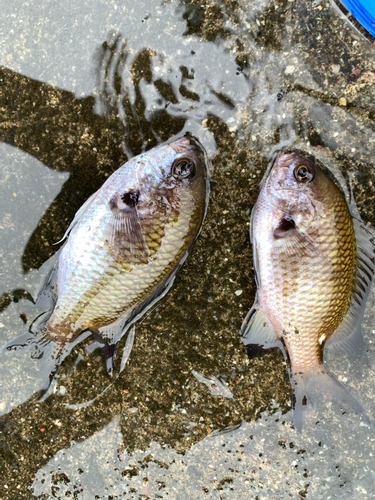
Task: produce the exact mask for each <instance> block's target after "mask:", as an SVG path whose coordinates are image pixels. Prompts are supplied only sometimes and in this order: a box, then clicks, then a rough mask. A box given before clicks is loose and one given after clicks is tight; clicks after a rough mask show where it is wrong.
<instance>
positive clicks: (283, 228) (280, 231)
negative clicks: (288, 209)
mask: <svg viewBox="0 0 375 500" xmlns="http://www.w3.org/2000/svg"><path fill="white" fill-rule="evenodd" d="M295 228H296V223H295V222H294V220H293V219H292V218H291V217H283V218H282V219H281V221H280V223H279V225H278V226H277V227H276V228H275V229H274V231H273V237H274V238H275V240H278V239H281V238H285V236H287V234H288V233H290V232H291V231H293V230H294V229H295Z"/></svg>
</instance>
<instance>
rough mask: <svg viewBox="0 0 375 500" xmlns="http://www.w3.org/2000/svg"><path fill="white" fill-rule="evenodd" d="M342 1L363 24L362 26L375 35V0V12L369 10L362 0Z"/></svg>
mask: <svg viewBox="0 0 375 500" xmlns="http://www.w3.org/2000/svg"><path fill="white" fill-rule="evenodd" d="M341 3H342V4H343V5H344V6H345V7H346V8H347V9H348V10H349V12H350V13H351V14H352V15H353V16H354V17H355V18H356V19H357V20H358V21H359V22H360V23H361V24H362V26H363V27H364V28H365V29H366V30H367V31H368V32H369V33H370V35H372V36H374V37H375V2H374V12H373V13H371V12H369V10H368V8H367V7H365V6H364V5H363V4H362V2H361V0H341Z"/></svg>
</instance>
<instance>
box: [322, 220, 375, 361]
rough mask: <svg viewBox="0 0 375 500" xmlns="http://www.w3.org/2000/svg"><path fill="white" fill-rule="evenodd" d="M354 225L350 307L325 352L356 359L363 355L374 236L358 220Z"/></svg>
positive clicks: (373, 273)
mask: <svg viewBox="0 0 375 500" xmlns="http://www.w3.org/2000/svg"><path fill="white" fill-rule="evenodd" d="M353 225H354V231H355V237H356V241H357V257H356V277H355V281H354V287H353V293H352V297H351V306H350V308H349V311H348V312H347V314H346V316H345V317H344V319H343V320H342V322H341V324H340V325H339V327H338V328H337V330H336V331H335V333H334V334H333V335H332V336H331V337H330V338H329V339H328V340H327V342H326V345H325V350H326V349H328V350H331V349H335V350H339V351H340V350H341V351H344V352H346V353H347V354H349V355H354V356H356V357H357V356H361V355H362V354H363V352H364V341H363V335H362V321H363V316H364V313H365V309H366V304H367V302H368V297H369V295H370V292H371V288H372V284H373V283H374V279H375V265H374V258H375V235H374V234H373V232H372V231H371V230H370V229H369V228H368V227H367V226H365V224H364V223H363V222H362V221H361V220H358V219H357V218H353Z"/></svg>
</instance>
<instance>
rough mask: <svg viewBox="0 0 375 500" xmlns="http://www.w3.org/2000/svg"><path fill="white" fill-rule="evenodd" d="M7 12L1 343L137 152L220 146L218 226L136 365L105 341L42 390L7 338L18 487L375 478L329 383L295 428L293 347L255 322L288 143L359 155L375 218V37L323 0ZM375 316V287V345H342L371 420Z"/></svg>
mask: <svg viewBox="0 0 375 500" xmlns="http://www.w3.org/2000/svg"><path fill="white" fill-rule="evenodd" d="M0 30H1V40H2V47H3V50H2V55H1V58H2V59H1V64H3V65H4V68H3V69H2V71H1V73H2V76H1V80H2V81H1V83H2V94H1V108H2V115H3V121H2V125H1V129H0V130H1V140H2V143H1V145H0V148H1V153H2V154H1V155H0V157H1V158H0V193H1V196H0V206H1V215H0V238H1V240H0V249H1V256H2V259H3V266H2V267H1V270H0V296H1V297H0V309H1V316H0V343H1V344H3V343H5V342H6V341H8V340H9V339H10V338H13V337H14V336H16V335H17V334H20V333H22V332H23V331H24V330H25V328H26V323H28V322H29V321H30V320H32V319H33V310H32V303H31V298H32V297H33V296H35V291H36V289H37V286H38V283H39V280H40V274H41V273H38V271H37V269H38V268H39V266H40V265H41V264H42V263H43V262H44V261H45V260H46V259H47V258H48V257H49V256H50V255H52V254H53V253H54V252H55V251H56V250H57V248H58V246H54V245H53V244H54V243H55V242H57V241H59V240H60V239H61V237H62V236H63V234H64V232H65V230H66V228H67V226H68V224H69V222H70V221H71V219H72V218H73V216H74V213H75V212H76V210H77V209H78V208H79V207H80V206H81V205H82V203H83V202H84V201H85V200H86V199H87V198H88V196H89V195H90V194H91V193H92V192H94V191H95V190H96V189H97V188H98V187H99V186H100V185H101V184H102V183H103V182H104V180H105V179H106V177H108V175H110V174H111V173H112V172H113V171H114V170H115V169H116V168H118V167H119V166H120V165H121V164H122V163H124V162H125V161H126V159H127V158H128V157H130V156H131V155H136V154H139V153H140V152H141V151H144V150H147V149H150V148H151V147H153V146H155V145H156V144H158V143H161V142H163V141H165V140H167V139H169V138H171V137H173V136H180V135H183V133H184V132H185V131H190V132H192V133H193V134H194V135H196V136H197V137H198V138H199V139H200V140H201V142H202V143H203V145H204V146H205V147H206V149H207V151H208V154H209V156H210V158H211V161H212V163H213V168H214V171H213V174H212V193H211V199H210V206H209V211H208V215H207V219H206V221H205V224H204V227H203V230H202V233H201V235H200V237H199V238H198V240H197V242H196V244H195V247H194V249H193V251H192V253H191V255H190V257H189V259H188V261H187V262H186V264H185V265H184V267H183V269H182V270H181V271H180V273H179V275H178V277H177V279H176V282H175V284H174V286H173V288H172V290H171V291H170V292H169V294H168V295H167V296H166V297H165V299H164V300H163V301H162V302H161V303H160V304H159V305H158V307H157V308H156V309H154V310H153V311H152V312H151V313H150V314H149V315H148V316H147V317H146V318H145V319H144V320H143V321H142V322H141V324H137V325H136V334H135V341H134V346H133V350H132V352H131V354H130V357H129V360H128V363H127V366H126V369H125V370H124V372H123V373H121V375H120V376H119V377H118V378H116V377H114V379H113V380H110V379H109V378H108V375H107V373H106V371H105V366H104V362H103V360H102V357H101V355H100V353H99V352H98V351H94V352H93V353H91V354H88V352H87V351H85V349H84V348H85V347H86V346H88V345H89V341H87V342H86V344H83V345H82V344H80V345H79V346H77V348H76V349H75V351H74V352H73V353H72V354H71V355H70V356H69V358H68V359H67V360H66V361H65V362H64V364H63V366H62V369H61V371H60V372H59V376H58V379H57V384H56V387H55V392H54V394H53V395H52V396H50V397H49V398H48V399H46V400H45V401H43V402H37V401H36V398H35V394H36V392H37V391H38V388H39V387H40V383H41V380H40V378H41V377H42V371H41V370H40V368H41V366H42V364H41V360H40V361H37V360H31V359H29V358H28V355H27V354H26V353H25V354H22V353H20V352H17V353H2V354H0V364H1V374H2V377H1V381H0V394H1V397H0V412H1V415H2V416H1V417H0V431H1V433H2V434H1V435H0V436H1V439H0V453H1V454H0V471H1V475H0V477H1V479H0V481H1V483H3V485H2V486H1V489H0V498H4V499H16V498H17V499H18V498H80V499H90V500H91V499H93V498H99V499H109V498H127V499H128V498H129V499H131V498H134V499H139V498H172V499H173V498H176V499H177V498H178V499H184V498H186V499H205V498H207V499H210V498H217V499H226V498H233V499H238V498H241V497H242V496H243V495H248V496H250V498H258V499H260V498H270V499H284V498H285V499H286V498H296V499H299V498H301V497H302V498H303V497H305V498H311V499H314V500H315V499H317V498H324V499H329V498H339V497H340V498H342V499H351V498H359V497H360V496H361V497H362V498H373V497H375V482H374V475H375V460H374V457H373V454H374V453H375V452H373V449H374V446H373V443H374V441H375V431H374V429H373V428H369V426H368V425H367V423H366V421H364V420H362V419H360V418H359V417H358V416H356V415H352V414H344V415H341V413H340V412H339V411H337V410H336V409H334V408H331V407H330V405H326V406H322V407H321V408H319V409H318V412H317V414H316V418H315V419H312V420H311V421H309V422H307V424H306V425H305V427H304V429H303V432H302V433H301V434H298V433H296V431H295V430H294V429H293V427H292V425H291V411H290V384H289V381H288V379H287V371H286V366H285V362H284V360H283V357H282V355H281V353H279V352H272V353H269V354H266V355H261V356H258V357H255V358H251V359H249V358H248V357H247V355H246V350H245V348H244V346H243V345H242V343H241V340H240V338H239V335H238V331H239V328H240V325H241V322H242V320H243V318H244V316H245V315H246V312H247V310H248V309H249V307H250V306H251V304H252V302H253V300H254V295H255V285H254V273H253V268H252V254H251V247H250V243H249V238H248V229H249V214H250V211H251V208H252V206H253V205H254V203H255V200H256V198H257V195H258V192H259V182H260V181H261V179H262V177H263V174H264V172H265V170H266V168H267V164H268V161H269V158H270V156H271V155H272V153H273V151H274V150H275V149H277V148H280V147H289V148H296V149H298V150H300V151H302V152H304V153H305V154H306V153H308V154H313V155H314V156H316V157H317V158H318V159H319V160H320V161H321V162H322V163H323V164H325V165H326V166H327V167H328V168H329V169H331V170H332V171H333V172H334V173H335V174H336V176H340V175H341V178H342V180H344V181H345V180H347V179H348V176H349V174H350V173H351V172H352V171H357V172H358V174H357V175H356V177H355V178H354V181H353V190H354V195H355V197H356V201H357V206H358V210H359V212H360V215H361V217H362V218H363V220H364V221H365V222H366V223H368V224H370V225H372V226H373V227H374V225H375V213H374V196H375V192H374V189H375V188H374V186H375V184H374V181H375V174H374V161H375V160H374V158H375V154H374V153H375V135H374V118H375V85H374V83H375V49H374V47H373V46H372V45H371V44H369V43H368V42H366V41H364V40H363V39H362V38H360V35H359V34H358V33H356V32H355V31H354V30H352V28H351V27H350V26H349V25H347V24H346V23H345V21H344V20H343V19H342V17H341V16H340V15H339V14H338V13H337V11H336V10H335V9H334V8H333V7H332V6H331V4H330V3H329V2H325V1H323V0H322V1H321V2H319V1H314V2H311V1H310V0H306V1H303V0H297V1H295V2H287V1H284V0H282V1H277V2H272V1H268V0H262V1H257V0H255V1H251V2H249V1H241V0H238V1H233V2H229V1H222V2H215V3H210V2H207V1H203V2H196V1H195V0H192V1H190V2H189V1H185V2H183V1H181V2H177V1H171V2H170V1H164V2H155V1H151V0H150V1H148V2H137V3H135V2H130V1H128V0H125V1H123V2H120V1H118V2H116V3H114V2H105V1H100V0H93V1H91V2H90V3H73V2H65V3H63V4H61V3H58V2H54V1H52V0H43V1H42V2H38V3H37V4H36V3H35V4H34V5H30V4H25V3H24V2H21V1H19V0H15V1H14V2H12V3H8V5H7V6H6V7H4V14H3V16H2V21H1V28H0ZM373 295H374V294H373ZM374 333H375V299H374V298H373V296H372V298H371V300H370V304H369V307H368V314H367V315H366V318H365V324H364V335H365V340H366V347H367V349H368V358H369V363H368V364H366V363H364V362H363V360H362V362H355V361H353V360H348V359H347V358H346V357H345V356H341V355H338V354H337V353H334V352H333V353H332V352H330V353H326V358H327V364H328V366H329V367H330V369H332V371H334V372H335V373H336V375H337V376H338V377H339V378H341V379H342V380H343V381H344V382H345V383H346V384H347V386H348V387H349V388H350V390H351V391H352V392H353V393H354V394H355V395H356V396H357V397H358V399H359V400H360V401H361V402H362V403H363V404H364V405H365V406H366V408H367V409H368V411H369V414H370V415H371V417H372V419H373V420H374V419H375V403H374V398H375V390H374V375H375V374H374V368H373V366H374V362H375V337H374ZM373 342H374V343H373ZM124 345H125V339H124V340H123V341H122V343H121V345H120V347H119V353H120V354H121V352H122V350H123V348H124ZM119 362H120V356H119V357H118V359H117V364H118V365H119ZM192 371H195V372H197V373H198V374H199V375H201V376H203V377H205V379H208V378H209V377H212V376H215V377H217V379H218V381H219V382H220V381H221V382H222V383H223V387H220V386H218V387H219V389H218V390H216V393H215V390H212V389H214V388H212V387H211V389H210V388H209V387H207V386H206V384H205V383H204V382H200V381H199V375H198V378H197V376H196V375H195V376H194V374H193V373H192ZM200 380H203V379H202V378H201V379H200ZM111 383H112V385H110V384H111ZM226 384H227V386H228V387H226ZM109 386H110V387H109ZM230 395H232V396H233V397H230ZM225 396H228V397H225ZM94 398H96V399H95V401H94V402H92V403H91V404H88V402H90V401H91V400H92V399H94ZM230 426H234V427H233V428H230ZM228 427H229V429H228ZM222 429H227V431H226V432H220V430H222ZM215 431H216V432H215Z"/></svg>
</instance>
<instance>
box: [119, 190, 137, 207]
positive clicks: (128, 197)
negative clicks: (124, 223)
mask: <svg viewBox="0 0 375 500" xmlns="http://www.w3.org/2000/svg"><path fill="white" fill-rule="evenodd" d="M139 195H140V192H139V189H134V190H131V191H128V192H127V193H124V194H123V195H122V196H121V199H122V201H123V202H124V203H125V205H127V206H128V207H135V206H137V205H138V200H139Z"/></svg>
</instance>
